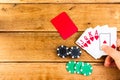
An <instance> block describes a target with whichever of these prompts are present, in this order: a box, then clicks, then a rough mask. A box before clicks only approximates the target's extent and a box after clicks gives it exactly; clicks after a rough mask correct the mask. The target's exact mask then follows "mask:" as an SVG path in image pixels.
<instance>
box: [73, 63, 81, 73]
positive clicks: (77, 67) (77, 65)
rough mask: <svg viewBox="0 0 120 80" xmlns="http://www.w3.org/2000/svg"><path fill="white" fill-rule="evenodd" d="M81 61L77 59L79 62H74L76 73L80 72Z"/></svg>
mask: <svg viewBox="0 0 120 80" xmlns="http://www.w3.org/2000/svg"><path fill="white" fill-rule="evenodd" d="M82 63H83V62H81V61H79V62H77V63H76V65H75V67H74V69H75V71H76V73H77V74H82V73H81V66H82Z"/></svg>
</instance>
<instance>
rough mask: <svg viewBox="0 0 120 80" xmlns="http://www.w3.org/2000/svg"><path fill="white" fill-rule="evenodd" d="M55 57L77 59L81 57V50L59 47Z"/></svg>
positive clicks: (73, 47)
mask: <svg viewBox="0 0 120 80" xmlns="http://www.w3.org/2000/svg"><path fill="white" fill-rule="evenodd" d="M57 55H58V56H59V57H61V58H65V57H67V56H71V58H79V57H80V55H81V49H80V48H79V47H78V46H72V47H70V48H68V47H67V46H64V45H61V46H59V47H58V48H57Z"/></svg>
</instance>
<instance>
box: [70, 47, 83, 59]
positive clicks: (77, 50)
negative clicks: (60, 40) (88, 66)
mask: <svg viewBox="0 0 120 80" xmlns="http://www.w3.org/2000/svg"><path fill="white" fill-rule="evenodd" d="M81 53H82V52H81V49H80V48H79V47H78V46H73V47H71V48H70V50H69V54H70V56H71V57H72V58H79V57H80V55H81Z"/></svg>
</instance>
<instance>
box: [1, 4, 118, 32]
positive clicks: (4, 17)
mask: <svg viewBox="0 0 120 80" xmlns="http://www.w3.org/2000/svg"><path fill="white" fill-rule="evenodd" d="M61 7H62V8H61ZM48 8H49V9H48ZM63 11H65V12H67V13H68V15H69V16H70V17H71V19H72V20H73V22H74V23H75V24H76V25H77V27H78V29H79V31H84V30H85V29H86V28H88V27H95V26H97V25H105V24H109V26H116V27H117V28H118V31H120V23H119V21H120V14H119V13H120V5H119V4H0V31H56V29H55V28H54V26H53V25H52V24H51V22H50V20H51V19H52V18H54V17H55V16H57V15H58V14H59V13H61V12H63Z"/></svg>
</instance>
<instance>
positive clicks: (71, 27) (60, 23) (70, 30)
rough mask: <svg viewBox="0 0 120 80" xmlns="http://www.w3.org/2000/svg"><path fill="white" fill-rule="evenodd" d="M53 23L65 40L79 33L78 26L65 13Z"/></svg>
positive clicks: (54, 19) (53, 20)
mask: <svg viewBox="0 0 120 80" xmlns="http://www.w3.org/2000/svg"><path fill="white" fill-rule="evenodd" d="M51 22H52V24H53V25H54V26H55V28H56V29H57V31H58V32H59V33H60V35H61V37H62V38H63V39H67V38H68V37H70V36H71V35H73V34H74V33H75V32H77V31H78V28H77V27H76V25H75V24H74V23H73V21H72V20H71V19H70V17H69V16H68V15H67V13H65V12H62V13H61V14H59V15H58V16H56V17H55V18H53V19H52V20H51Z"/></svg>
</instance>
